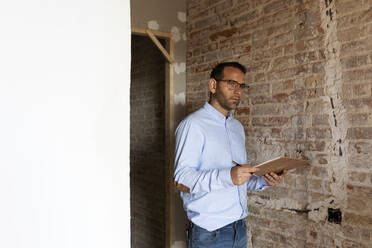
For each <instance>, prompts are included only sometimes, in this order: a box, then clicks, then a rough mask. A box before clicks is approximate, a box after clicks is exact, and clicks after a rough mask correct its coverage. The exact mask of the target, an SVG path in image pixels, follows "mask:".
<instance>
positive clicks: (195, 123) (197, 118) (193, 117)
mask: <svg viewBox="0 0 372 248" xmlns="http://www.w3.org/2000/svg"><path fill="white" fill-rule="evenodd" d="M203 112H204V111H203V109H199V110H197V111H195V112H193V113H191V114H189V115H188V116H187V117H186V118H185V119H183V120H182V121H181V122H180V124H179V125H178V127H177V130H178V129H180V128H184V127H200V126H201V124H202V122H203V118H205V113H203Z"/></svg>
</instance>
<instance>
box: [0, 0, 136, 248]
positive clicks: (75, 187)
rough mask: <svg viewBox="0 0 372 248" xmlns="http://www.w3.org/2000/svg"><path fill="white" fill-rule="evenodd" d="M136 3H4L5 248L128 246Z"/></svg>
mask: <svg viewBox="0 0 372 248" xmlns="http://www.w3.org/2000/svg"><path fill="white" fill-rule="evenodd" d="M129 12H130V8H129V0H54V1H53V0H21V1H1V3H0V30H1V33H0V247H4V248H5V247H6V248H12V247H25V248H34V247H35V248H36V247H38V248H39V247H41V248H43V247H45V248H57V247H61V248H62V247H63V248H66V247H79V248H81V247H89V248H92V247H110V248H114V247H129V245H130V230H129V228H130V217H129V85H130V83H129V82H130V76H129V73H130V13H129Z"/></svg>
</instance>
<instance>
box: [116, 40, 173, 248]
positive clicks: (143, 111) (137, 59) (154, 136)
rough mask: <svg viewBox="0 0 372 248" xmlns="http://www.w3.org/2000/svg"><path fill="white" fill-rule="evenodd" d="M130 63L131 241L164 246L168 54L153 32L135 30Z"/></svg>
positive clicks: (136, 245) (137, 247) (139, 245)
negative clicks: (156, 42)
mask: <svg viewBox="0 0 372 248" xmlns="http://www.w3.org/2000/svg"><path fill="white" fill-rule="evenodd" d="M131 67H132V68H131V88H130V107H131V109H130V129H131V130H130V136H131V137H130V187H131V188H130V194H131V199H130V200H131V245H132V246H131V247H133V248H145V247H149V248H150V247H151V248H154V247H159V248H162V247H164V244H165V240H164V239H165V233H164V231H165V182H166V180H165V176H164V175H165V171H164V164H165V153H164V150H165V149H164V140H165V138H164V135H165V132H164V128H165V126H164V123H165V120H164V118H165V112H164V111H165V110H164V103H165V95H164V94H165V63H164V57H163V55H162V54H161V53H160V51H159V50H158V48H157V47H156V46H155V45H154V44H153V42H152V41H151V40H150V39H149V38H148V37H143V36H132V65H131ZM123 83H125V82H123Z"/></svg>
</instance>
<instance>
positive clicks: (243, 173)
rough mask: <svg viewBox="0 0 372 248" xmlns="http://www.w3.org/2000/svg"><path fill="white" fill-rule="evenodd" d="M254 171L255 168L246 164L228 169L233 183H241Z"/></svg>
mask: <svg viewBox="0 0 372 248" xmlns="http://www.w3.org/2000/svg"><path fill="white" fill-rule="evenodd" d="M255 171H257V169H256V168H253V167H252V166H248V165H241V166H234V167H232V168H231V170H230V175H231V180H232V182H233V183H234V184H235V185H242V184H243V183H245V182H246V181H248V179H249V178H250V177H251V176H252V174H251V172H255Z"/></svg>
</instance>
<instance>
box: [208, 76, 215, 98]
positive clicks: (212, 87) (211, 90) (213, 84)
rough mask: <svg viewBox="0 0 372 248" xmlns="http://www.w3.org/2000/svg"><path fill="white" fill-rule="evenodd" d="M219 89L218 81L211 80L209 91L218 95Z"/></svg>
mask: <svg viewBox="0 0 372 248" xmlns="http://www.w3.org/2000/svg"><path fill="white" fill-rule="evenodd" d="M216 89H217V81H216V79H214V78H211V79H209V91H210V92H212V94H214V93H216Z"/></svg>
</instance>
